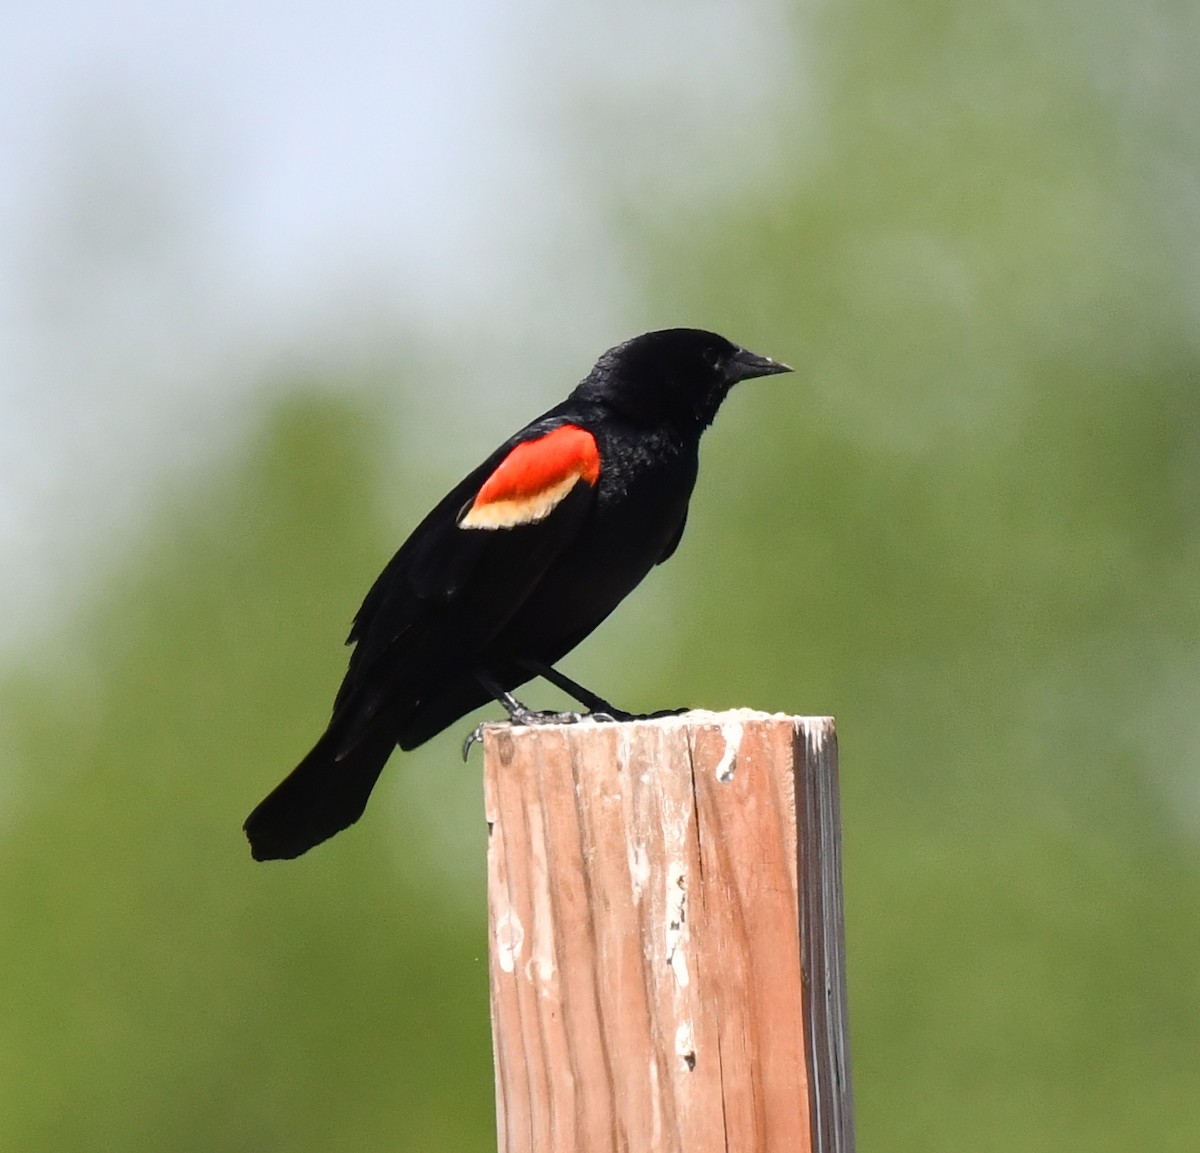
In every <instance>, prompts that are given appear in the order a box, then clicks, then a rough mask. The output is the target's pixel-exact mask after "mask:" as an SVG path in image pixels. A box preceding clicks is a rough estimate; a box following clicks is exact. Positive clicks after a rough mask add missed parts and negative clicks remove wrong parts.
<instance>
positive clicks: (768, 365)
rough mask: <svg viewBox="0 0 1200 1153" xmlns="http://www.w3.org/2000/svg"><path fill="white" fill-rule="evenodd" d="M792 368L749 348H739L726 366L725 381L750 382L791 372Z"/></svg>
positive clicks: (732, 382) (731, 382) (734, 382)
mask: <svg viewBox="0 0 1200 1153" xmlns="http://www.w3.org/2000/svg"><path fill="white" fill-rule="evenodd" d="M791 371H792V369H791V366H790V365H787V364H784V363H783V362H782V361H778V360H772V359H771V358H770V357H769V356H759V355H758V353H757V352H751V351H750V350H749V349H748V348H739V349H738V350H737V352H735V353H734V354H733V355H732V356H731V357H730V358H729V360H728V362H727V363H726V365H725V379H726V380H727V381H728V382H729V383H730V384H737V382H738V381H739V380H750V379H751V378H752V377H755V376H774V375H775V373H777V372H791Z"/></svg>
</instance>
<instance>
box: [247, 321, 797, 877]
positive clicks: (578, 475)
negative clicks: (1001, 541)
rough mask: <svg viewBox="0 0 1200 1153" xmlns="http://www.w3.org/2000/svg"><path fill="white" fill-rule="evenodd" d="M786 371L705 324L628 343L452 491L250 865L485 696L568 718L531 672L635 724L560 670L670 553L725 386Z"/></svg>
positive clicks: (377, 607)
mask: <svg viewBox="0 0 1200 1153" xmlns="http://www.w3.org/2000/svg"><path fill="white" fill-rule="evenodd" d="M790 371H791V370H790V369H789V368H788V366H787V365H785V364H780V363H779V362H778V361H774V360H771V359H769V358H768V357H765V356H758V355H756V354H755V353H752V352H748V351H747V350H746V349H744V348H740V347H739V346H738V345H736V344H733V343H731V342H730V341H728V340H726V339H725V338H724V337H721V336H717V335H716V334H715V333H711V332H703V331H700V330H698V329H692V328H671V329H665V330H663V331H661V332H648V333H646V334H645V335H643V336H635V337H634V338H633V339H632V340H627V341H626V342H625V343H624V344H619V345H617V346H616V347H615V348H610V349H609V350H608V351H607V352H606V353H605V354H604V355H603V356H601V357H600V359H599V360H598V361H597V362H596V365H595V367H594V368H593V369H592V371H591V372H589V373H588V374H587V376H585V377H584V378H583V380H582V381H581V382H580V383H579V385H578V386H577V387H576V388H575V390H574V391H573V392H572V393H571V395H570V396H568V397H567V399H566V400H564V401H563V402H562V403H561V404H559V405H556V406H555V407H554V408H552V409H550V411H549V412H547V413H545V414H543V415H542V416H539V417H538V418H537V420H535V421H533V422H532V423H531V424H528V425H526V426H525V428H523V429H521V431H520V432H518V433H517V434H516V435H515V436H512V437H510V438H509V439H508V440H507V441H505V442H504V444H502V445H501V446H500V447H499V448H498V449H496V451H495V452H493V453H492V455H491V456H489V457H488V458H487V460H485V461H484V462H483V463H482V464H481V465H480V466H479V467H478V468H477V469H475V470H474V471H473V472H471V473H470V474H469V475H468V476H467V477H466V478H465V479H464V480H463V481H462V482H461V483H460V484H458V485H456V486H455V487H454V488H453V489H451V491H450V492H449V493H447V494H446V496H445V497H443V499H442V500H441V501H440V502H439V503H438V505H437V506H436V507H435V508H434V509H433V511H432V512H430V513H429V515H428V516H426V517H425V519H424V520H423V521H422V522H421V523H420V524H419V525H418V526H417V528H416V530H415V531H414V532H413V534H412V535H411V536H410V537H409V538H408V540H406V541H405V542H404V544H403V545H401V546H400V550H399V552H397V553H396V555H395V556H394V557H392V559H391V561H390V562H389V563H388V565H387V567H386V568H385V569H384V570H383V572H382V573H381V574H380V576H379V578H378V580H376V582H375V584H374V585H373V586H372V588H371V591H370V592H368V593H367V596H366V599H365V600H364V601H363V603H362V607H361V608H360V609H359V610H358V614H357V616H355V618H354V626H353V628H352V629H351V630H350V637H349V639H348V641H347V643H348V644H353V645H354V646H355V647H354V651H353V653H352V654H351V657H350V667H349V669H348V670H347V672H346V677H345V680H343V681H342V686H341V688H340V689H339V690H338V694H337V697H336V699H335V701H334V706H333V717H332V719H331V720H330V722H329V727H328V728H327V729H326V731H325V735H324V736H322V737H321V739H320V740H319V741H318V742H317V744H316V746H315V748H313V750H312V752H310V753H309V754H308V756H307V757H305V758H304V760H303V761H301V762H300V764H299V765H298V766H297V767H296V768H295V769H294V770H293V772H292V773H291V775H290V776H288V777H287V778H285V779H284V781H283V782H282V783H281V784H280V785H279V786H278V787H277V788H276V789H275V790H274V792H272V793H271V794H270V795H269V796H268V797H267V798H266V799H265V800H264V801H262V803H261V804H260V805H259V806H258V807H257V808H256V809H255V810H254V812H252V813H251V814H250V816H249V817H248V818H247V820H246V825H245V828H246V835H247V836H248V837H249V839H250V851H251V853H252V854H253V856H254V857H255V859H256V860H260V861H262V860H273V859H278V858H285V857H298V856H299V855H300V854H301V853H304V852H306V851H307V850H308V849H311V848H312V847H313V846H314V845H318V844H320V843H321V842H322V841H324V840H326V839H327V838H329V837H332V836H333V835H334V834H335V833H337V832H340V831H341V830H342V829H345V828H346V827H348V826H349V825H352V824H353V823H354V822H355V821H356V820H358V818H359V817H360V816H361V815H362V813H363V810H364V808H365V807H366V804H367V798H368V796H369V795H370V793H371V789H372V788H373V787H374V785H375V782H376V780H377V779H378V777H379V774H380V772H381V771H382V770H383V766H384V763H385V762H386V761H387V759H388V757H389V756H390V755H391V752H392V750H393V749H394V748H395V747H396V746H397V745H399V746H400V748H402V749H413V748H416V747H417V746H418V745H420V744H421V743H423V742H424V741H427V740H429V738H430V737H432V736H434V735H435V734H436V733H439V732H441V731H442V730H443V729H444V728H446V727H447V726H448V725H450V724H452V723H453V722H454V721H456V720H458V719H459V718H460V717H462V716H463V715H464V714H466V713H468V712H470V711H471V710H472V709H475V708H478V707H479V706H480V705H482V704H485V703H486V702H487V701H489V700H492V699H496V700H498V701H499V702H500V703H501V704H503V705H504V707H505V709H506V711H507V712H508V714H509V717H510V718H511V719H512V720H513V721H517V722H521V723H536V722H537V721H539V720H550V719H561V718H562V715H561V714H543V713H535V712H532V711H531V710H529V709H526V708H525V707H524V706H523V705H522V704H520V702H518V701H517V700H516V699H515V698H514V697H513V696H512V690H513V689H516V688H517V687H519V686H520V685H523V684H524V683H525V682H526V681H528V680H530V679H532V678H533V677H535V676H541V677H543V678H545V679H546V680H548V681H550V682H551V683H553V684H555V685H557V686H558V687H559V688H560V689H563V690H564V691H566V692H567V693H569V694H570V695H571V696H572V697H574V698H575V699H576V700H578V701H579V702H580V704H582V705H583V706H584V707H585V708H586V709H588V710H591V711H592V712H593V713H596V714H607V716H608V717H610V718H616V719H623V718H627V717H629V716H630V714H628V713H623V712H621V711H620V710H618V709H615V708H614V707H613V706H612V705H610V704H608V702H607V701H605V700H603V699H601V698H600V697H598V696H596V694H594V693H592V692H589V691H588V690H587V689H585V688H584V687H583V686H582V685H578V684H576V683H575V682H574V681H571V680H569V679H568V678H567V677H565V676H563V674H562V673H560V672H558V671H557V670H556V669H555V668H554V667H553V666H554V664H555V663H556V662H557V661H559V660H560V659H561V658H562V657H563V656H565V655H566V654H567V653H568V652H570V651H571V649H573V648H574V647H575V646H576V645H577V644H579V642H580V641H581V640H583V638H584V637H586V636H587V635H588V634H589V633H590V632H591V631H592V630H593V629H594V628H595V627H596V626H597V625H598V624H600V622H601V621H602V620H604V618H605V617H607V616H608V614H609V613H611V612H612V611H613V609H614V608H616V607H617V605H618V604H619V603H620V602H621V600H622V599H623V598H624V597H625V596H627V595H628V594H629V593H630V592H631V591H632V590H633V589H634V587H635V586H636V585H637V584H638V583H639V582H640V581H641V579H642V578H643V577H644V576H645V575H646V574H647V573H648V572H649V571H650V570H651V569H652V568H653V567H654V566H655V565H656V564H661V563H662V562H663V561H665V560H666V559H667V558H668V557H669V556H670V555H671V554H672V553H673V552H674V551H675V549H676V546H677V545H678V544H679V539H680V537H681V536H682V535H683V528H684V524H685V523H686V521H687V511H688V499H689V498H690V497H691V495H692V488H693V487H694V485H695V483H696V469H697V466H698V450H699V447H700V435H701V433H703V432H704V430H705V429H706V428H707V427H708V425H709V424H711V423H712V420H713V417H715V416H716V414H717V409H718V408H720V406H721V402H722V401H723V400H724V399H725V397H726V395H727V394H728V393H729V390H730V388H732V386H733V385H734V384H736V383H737V382H738V381H739V380H746V379H747V378H749V377H755V376H767V375H770V374H771V373H776V372H790Z"/></svg>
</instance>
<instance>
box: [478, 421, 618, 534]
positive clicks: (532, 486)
mask: <svg viewBox="0 0 1200 1153" xmlns="http://www.w3.org/2000/svg"><path fill="white" fill-rule="evenodd" d="M599 479H600V450H599V448H597V446H596V438H595V437H594V436H592V434H591V433H590V432H588V431H587V429H585V428H580V427H579V426H578V425H575V424H564V425H562V426H561V427H560V428H556V429H553V430H552V431H551V432H548V433H546V435H545V436H539V437H538V438H537V439H536V440H527V441H524V442H522V443H521V444H518V445H517V446H516V448H514V449H513V450H512V451H511V452H510V453H509V454H508V455H507V456H506V457H505V458H504V459H503V460H502V461H501V462H500V463H499V464H498V465H497V466H496V470H495V472H493V473H492V475H491V476H489V477H488V478H487V480H485V481H484V482H483V486H482V487H481V488H480V490H479V493H478V495H477V496H476V497H475V500H474V501H473V502H472V503H471V505H470V506H469V507H468V509H467V510H466V512H465V513H463V515H462V516H461V517H459V521H458V523H459V526H460V527H462V528H489V529H490V528H512V527H513V526H514V525H518V524H532V523H533V522H535V521H539V520H543V519H544V518H545V517H547V516H549V515H550V512H551V511H552V510H553V508H554V506H555V505H557V504H558V503H559V501H561V500H562V499H563V498H564V497H565V496H566V495H567V493H569V492H570V491H571V489H573V488H574V487H575V485H576V484H577V483H578V482H579V481H580V480H583V481H586V482H587V483H588V484H590V485H594V484H595V483H596V481H597V480H599Z"/></svg>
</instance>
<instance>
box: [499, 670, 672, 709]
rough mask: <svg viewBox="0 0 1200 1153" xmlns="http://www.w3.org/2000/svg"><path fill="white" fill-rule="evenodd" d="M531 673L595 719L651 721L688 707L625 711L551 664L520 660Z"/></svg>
mask: <svg viewBox="0 0 1200 1153" xmlns="http://www.w3.org/2000/svg"><path fill="white" fill-rule="evenodd" d="M520 663H521V664H522V665H524V666H525V668H527V669H528V670H529V671H530V672H531V673H536V674H537V675H538V676H539V677H541V678H542V679H543V680H547V681H549V682H550V683H551V684H552V685H554V686H555V688H559V689H562V691H563V692H564V693H566V694H567V695H568V696H572V697H574V698H575V699H576V700H577V701H578V702H579V703H580V704H581V705H586V706H587V708H588V710H589V712H588V715H589V716H590V717H592V719H593V720H597V721H653V720H657V719H658V718H659V717H677V716H679V715H680V714H681V713H686V712H690V711H691V710H690V709H687V708H682V709H658V710H657V711H656V712H653V713H627V712H626V711H625V710H624V709H618V708H617V707H616V706H615V705H610V704H609V703H608V701H606V700H605V699H604V698H603V697H598V696H597V695H596V694H595V693H594V692H592V690H591V689H588V688H585V687H584V686H583V685H581V684H580V683H579V682H578V681H573V680H571V678H570V677H568V676H566V675H565V674H564V673H560V672H559V671H558V669H556V668H554V667H553V666H552V665H547V664H543V663H542V662H541V661H532V660H523V661H521V662H520Z"/></svg>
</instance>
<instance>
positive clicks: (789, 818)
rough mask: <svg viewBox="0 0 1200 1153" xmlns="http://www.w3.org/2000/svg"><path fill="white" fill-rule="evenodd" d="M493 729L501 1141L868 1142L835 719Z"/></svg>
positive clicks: (728, 1145)
mask: <svg viewBox="0 0 1200 1153" xmlns="http://www.w3.org/2000/svg"><path fill="white" fill-rule="evenodd" d="M483 747H484V778H485V804H486V809H487V819H488V829H489V843H488V918H489V940H490V946H489V961H490V976H491V998H492V1030H493V1049H494V1054H495V1064H496V1114H497V1126H498V1143H499V1150H500V1153H618V1151H622V1153H625V1151H628V1153H710V1151H712V1153H852V1151H853V1147H854V1123H853V1111H852V1103H851V1092H850V1069H849V1056H848V1050H847V1029H846V987H845V957H844V935H843V928H842V899H841V898H842V892H841V862H840V830H839V817H838V785H837V745H836V737H835V733H834V724H833V719H832V718H830V717H816V718H812V717H809V718H804V717H788V716H781V715H770V714H766V713H759V712H753V711H750V710H738V711H734V712H726V713H702V712H692V713H688V714H685V715H684V716H680V717H669V718H664V719H657V720H652V721H633V722H629V723H627V724H619V725H618V724H598V723H595V722H583V723H581V724H577V725H564V726H540V727H535V728H512V727H509V726H507V725H494V726H489V727H487V728H486V729H485V730H484V738H483Z"/></svg>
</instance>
